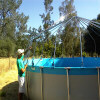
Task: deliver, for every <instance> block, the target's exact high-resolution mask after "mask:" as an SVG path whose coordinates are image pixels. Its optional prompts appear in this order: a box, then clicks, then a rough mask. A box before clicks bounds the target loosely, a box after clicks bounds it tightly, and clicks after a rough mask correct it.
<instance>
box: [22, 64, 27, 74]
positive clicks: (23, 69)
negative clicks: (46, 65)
mask: <svg viewBox="0 0 100 100" xmlns="http://www.w3.org/2000/svg"><path fill="white" fill-rule="evenodd" d="M26 68H27V64H26V65H25V67H24V68H21V72H22V73H24V72H25V71H26Z"/></svg>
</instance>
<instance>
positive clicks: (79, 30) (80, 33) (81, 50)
mask: <svg viewBox="0 0 100 100" xmlns="http://www.w3.org/2000/svg"><path fill="white" fill-rule="evenodd" d="M78 25H79V22H78ZM79 34H80V49H81V61H82V65H83V57H82V37H81V30H80V25H79Z"/></svg>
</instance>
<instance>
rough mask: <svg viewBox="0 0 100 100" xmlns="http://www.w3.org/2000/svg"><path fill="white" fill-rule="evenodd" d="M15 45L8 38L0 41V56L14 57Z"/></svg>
mask: <svg viewBox="0 0 100 100" xmlns="http://www.w3.org/2000/svg"><path fill="white" fill-rule="evenodd" d="M15 47H16V44H14V43H13V42H12V41H11V40H10V39H9V38H6V39H5V40H0V56H1V57H9V56H13V55H14V50H15Z"/></svg>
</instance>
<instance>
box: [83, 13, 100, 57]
mask: <svg viewBox="0 0 100 100" xmlns="http://www.w3.org/2000/svg"><path fill="white" fill-rule="evenodd" d="M97 19H98V20H96V19H95V20H94V21H97V22H99V15H98V18H97ZM84 40H85V43H84V48H85V52H88V53H90V55H91V56H93V55H94V54H95V53H96V55H97V54H98V55H100V45H99V44H100V30H99V29H97V28H95V27H94V26H91V24H90V25H89V26H88V27H87V31H86V32H85V35H84Z"/></svg>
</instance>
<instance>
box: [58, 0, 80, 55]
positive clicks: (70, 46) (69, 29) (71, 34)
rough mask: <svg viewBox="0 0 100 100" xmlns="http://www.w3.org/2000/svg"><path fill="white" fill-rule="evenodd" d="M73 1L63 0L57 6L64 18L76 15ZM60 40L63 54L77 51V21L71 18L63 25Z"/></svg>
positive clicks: (75, 53) (74, 53)
mask: <svg viewBox="0 0 100 100" xmlns="http://www.w3.org/2000/svg"><path fill="white" fill-rule="evenodd" d="M73 3H74V0H64V1H63V2H62V4H61V6H60V7H59V14H60V16H65V19H66V20H68V19H69V18H71V17H73V16H76V15H77V13H76V11H75V7H74V5H73ZM60 34H61V33H60ZM61 42H62V43H61V44H62V47H63V52H64V55H66V56H73V55H77V54H78V53H79V50H80V49H79V32H78V27H77V22H76V21H75V20H72V21H71V23H69V24H68V25H67V26H66V27H65V29H64V31H62V34H61ZM74 51H76V52H74Z"/></svg>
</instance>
